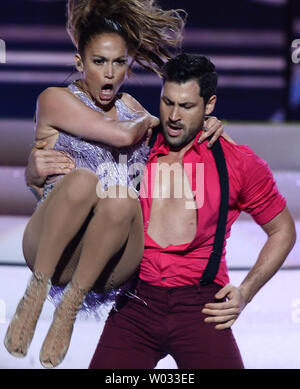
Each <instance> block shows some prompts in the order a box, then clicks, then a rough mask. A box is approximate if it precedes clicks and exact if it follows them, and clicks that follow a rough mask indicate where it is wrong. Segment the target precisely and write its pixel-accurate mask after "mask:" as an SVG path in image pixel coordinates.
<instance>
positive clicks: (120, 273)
mask: <svg viewBox="0 0 300 389" xmlns="http://www.w3.org/2000/svg"><path fill="white" fill-rule="evenodd" d="M99 249H100V250H101V247H99ZM143 253H144V224H143V214H142V209H141V206H140V203H139V201H138V200H136V214H135V218H134V220H133V222H132V225H131V229H130V232H129V235H128V239H127V241H126V242H125V244H124V245H123V247H122V248H121V250H120V251H119V252H118V253H117V254H116V255H115V256H114V257H113V258H111V259H110V261H109V262H108V264H107V265H106V267H105V269H104V271H103V272H102V274H101V275H100V277H99V278H98V280H97V281H96V283H95V284H94V287H93V290H94V291H96V292H102V291H103V290H110V289H112V288H118V287H119V286H121V285H122V284H123V283H124V282H126V281H127V280H128V279H129V278H130V277H131V276H132V275H133V274H134V273H135V271H136V270H137V269H138V266H139V264H140V262H141V260H142V257H143Z"/></svg>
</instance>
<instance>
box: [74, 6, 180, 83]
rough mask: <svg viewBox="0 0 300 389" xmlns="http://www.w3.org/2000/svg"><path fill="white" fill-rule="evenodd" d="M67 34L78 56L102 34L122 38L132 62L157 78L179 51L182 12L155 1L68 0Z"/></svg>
mask: <svg viewBox="0 0 300 389" xmlns="http://www.w3.org/2000/svg"><path fill="white" fill-rule="evenodd" d="M67 15H68V21H67V31H68V33H69V35H70V37H71V39H72V41H73V43H74V45H75V47H76V48H77V50H78V52H79V53H80V54H81V56H83V55H84V49H85V47H86V45H87V44H88V43H89V41H90V40H91V38H92V37H93V36H95V35H98V34H101V33H104V32H115V33H118V34H120V35H121V36H123V37H124V39H125V40H126V42H127V45H128V50H129V54H130V55H131V56H132V58H133V61H132V63H131V65H130V67H132V65H133V63H134V62H137V63H138V64H140V65H141V66H142V67H144V68H145V69H147V70H150V71H152V72H154V73H156V74H159V75H161V68H162V66H163V64H164V62H165V61H166V60H168V59H169V58H170V57H171V52H170V50H171V49H172V48H175V49H177V51H178V49H180V48H181V43H182V34H183V29H184V26H185V20H186V12H185V11H184V10H173V9H172V10H163V9H161V8H160V7H159V6H158V5H157V4H156V1H154V0H69V1H68V4H67Z"/></svg>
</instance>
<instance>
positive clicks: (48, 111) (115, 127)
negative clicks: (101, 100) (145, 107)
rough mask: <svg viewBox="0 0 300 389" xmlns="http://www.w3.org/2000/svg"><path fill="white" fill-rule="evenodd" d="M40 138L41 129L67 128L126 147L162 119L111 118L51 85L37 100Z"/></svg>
mask: <svg viewBox="0 0 300 389" xmlns="http://www.w3.org/2000/svg"><path fill="white" fill-rule="evenodd" d="M36 113H37V125H36V138H37V140H40V139H42V138H40V131H39V129H42V128H43V129H45V128H47V127H49V128H53V129H57V130H63V131H65V132H68V133H70V134H72V135H75V136H80V137H82V138H84V139H88V140H93V141H98V142H102V143H106V144H110V145H112V146H115V147H125V146H129V145H132V144H135V143H137V142H138V141H139V140H140V139H141V138H142V137H143V136H144V135H145V133H146V132H147V130H148V129H149V128H150V127H153V126H156V125H157V124H158V123H159V120H158V119H157V118H155V117H153V116H150V115H148V114H147V113H145V114H142V113H141V116H140V117H139V118H137V119H135V120H132V121H123V122H119V121H116V120H112V119H110V118H107V117H106V116H105V115H103V114H102V113H100V112H96V111H94V110H92V109H91V108H89V107H87V106H86V105H84V104H83V103H82V102H81V101H80V100H79V99H78V98H77V97H76V96H74V95H72V94H71V93H70V92H69V91H67V90H65V89H63V88H48V89H46V90H45V91H44V92H42V93H41V94H40V96H39V97H38V101H37V111H36Z"/></svg>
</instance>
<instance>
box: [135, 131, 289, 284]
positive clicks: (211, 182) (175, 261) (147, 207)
mask: <svg viewBox="0 0 300 389" xmlns="http://www.w3.org/2000/svg"><path fill="white" fill-rule="evenodd" d="M200 135H201V132H199V134H198V135H197V136H196V138H195V140H194V142H193V145H192V147H191V148H190V149H189V150H188V151H187V152H186V153H185V155H184V157H183V161H182V162H183V166H184V171H185V174H186V176H187V178H188V181H189V184H190V187H191V188H192V190H193V193H194V200H195V201H196V203H197V207H198V208H197V232H196V235H195V237H194V239H193V240H192V242H190V243H185V244H180V245H169V246H167V247H166V248H162V247H161V246H160V245H159V244H157V243H156V242H155V241H154V240H153V239H152V238H151V237H150V236H149V235H148V234H147V229H148V224H149V220H150V212H151V204H152V198H151V195H152V194H153V190H154V183H155V172H156V166H157V165H156V164H157V163H158V161H157V160H158V157H159V156H160V155H167V154H168V153H169V146H168V144H167V143H166V142H165V140H164V137H163V135H162V134H161V133H159V134H158V137H157V139H156V142H155V144H154V146H153V148H152V150H151V152H150V155H149V159H148V162H147V165H146V169H145V174H144V177H143V180H142V183H141V191H140V203H141V207H142V211H143V219H144V233H145V250H144V255H143V259H142V262H141V265H140V272H139V277H140V278H141V279H142V280H144V281H147V282H148V283H150V284H152V285H157V286H166V287H167V286H168V287H170V286H171V287H174V286H175V287H176V286H184V285H191V284H197V283H199V281H200V279H201V276H202V273H203V271H204V269H205V267H206V265H207V263H208V259H209V256H210V254H211V251H212V247H213V242H214V236H215V232H216V226H217V221H218V216H219V206H220V184H219V175H218V171H217V168H216V165H215V161H214V157H213V154H212V152H211V150H209V149H208V148H207V141H205V142H203V143H202V144H198V138H199V137H200ZM220 142H221V145H222V148H223V151H224V155H225V160H226V164H227V170H228V177H229V210H228V217H227V224H226V234H225V242H224V246H223V253H222V258H221V263H220V267H219V271H218V273H217V275H216V278H215V280H214V282H216V283H218V284H220V285H222V286H224V285H226V284H227V283H228V282H229V277H228V268H227V264H226V259H225V255H226V239H227V238H229V236H230V230H231V226H232V224H233V223H234V221H235V220H236V219H237V218H238V216H239V214H240V213H241V211H245V212H247V213H249V214H250V215H251V216H252V217H253V219H254V220H255V222H256V223H258V224H259V225H263V224H265V223H268V222H269V221H270V220H272V219H273V218H274V217H275V216H277V215H278V214H279V213H280V212H281V211H282V210H283V209H284V208H285V206H286V200H285V198H284V197H283V196H282V195H281V194H280V193H279V191H278V189H277V186H276V183H275V180H274V177H273V174H272V172H271V170H270V169H269V167H268V165H267V163H266V162H265V161H264V160H263V159H261V158H260V157H258V156H257V155H256V154H255V153H254V152H253V150H251V148H250V147H249V146H247V145H234V144H231V143H229V142H227V141H226V140H225V139H224V138H222V137H221V138H220ZM197 165H198V167H196V166H197ZM199 166H200V168H199ZM151 167H152V168H151ZM198 168H199V169H198ZM197 169H198V170H197ZM200 175H201V177H200ZM196 178H197V179H196ZM199 180H200V183H199ZM197 181H198V184H196V182H197ZM178 223H180V220H178Z"/></svg>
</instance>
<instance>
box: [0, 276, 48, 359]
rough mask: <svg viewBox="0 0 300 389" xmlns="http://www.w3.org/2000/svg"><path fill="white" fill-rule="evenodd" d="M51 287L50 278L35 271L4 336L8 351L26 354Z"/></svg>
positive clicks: (21, 354) (20, 355) (23, 355)
mask: <svg viewBox="0 0 300 389" xmlns="http://www.w3.org/2000/svg"><path fill="white" fill-rule="evenodd" d="M50 288H51V280H50V278H49V277H47V276H45V275H44V274H42V273H41V272H39V271H35V272H34V273H33V275H32V276H31V278H30V280H29V283H28V286H27V288H26V291H25V294H24V296H23V297H22V299H21V300H20V302H19V304H18V307H17V310H16V313H15V314H14V316H13V318H12V320H11V322H10V325H9V327H8V329H7V332H6V335H5V338H4V345H5V347H6V349H7V351H8V352H9V353H10V354H12V355H14V356H15V357H25V356H26V354H27V351H28V348H29V346H30V343H31V340H32V338H33V335H34V331H35V328H36V324H37V321H38V318H39V316H40V314H41V311H42V308H43V305H44V302H45V300H46V297H47V295H48V293H49V290H50Z"/></svg>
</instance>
